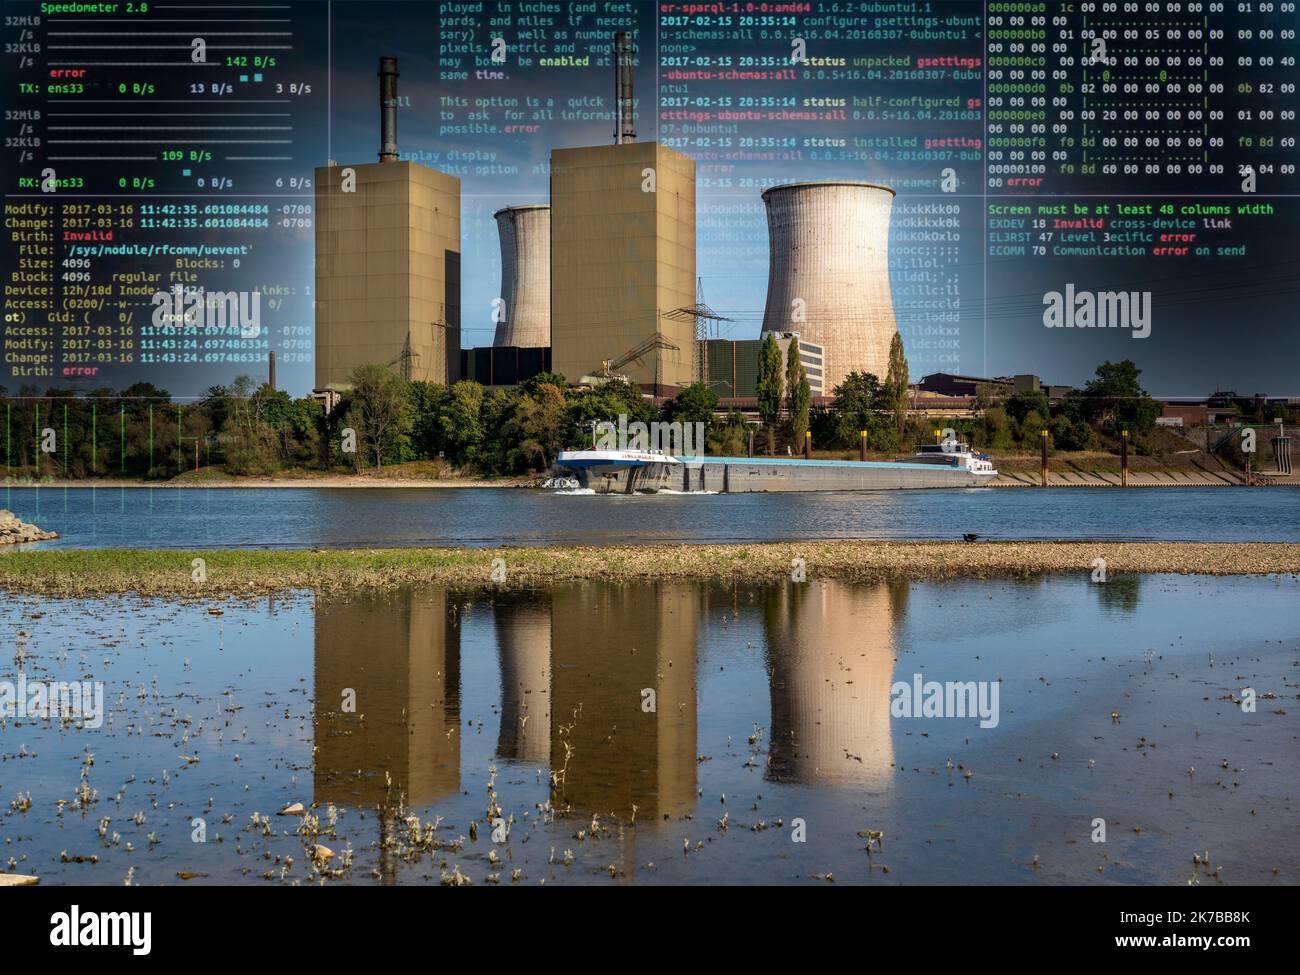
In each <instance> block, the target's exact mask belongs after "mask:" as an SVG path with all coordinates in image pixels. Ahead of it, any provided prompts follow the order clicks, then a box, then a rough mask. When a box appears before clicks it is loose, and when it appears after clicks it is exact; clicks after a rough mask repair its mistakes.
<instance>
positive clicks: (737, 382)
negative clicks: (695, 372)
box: [705, 332, 830, 399]
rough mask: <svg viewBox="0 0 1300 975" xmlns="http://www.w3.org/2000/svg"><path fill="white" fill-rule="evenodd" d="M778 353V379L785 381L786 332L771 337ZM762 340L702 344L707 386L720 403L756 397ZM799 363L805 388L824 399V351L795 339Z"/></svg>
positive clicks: (789, 337) (787, 350)
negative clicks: (721, 400)
mask: <svg viewBox="0 0 1300 975" xmlns="http://www.w3.org/2000/svg"><path fill="white" fill-rule="evenodd" d="M774 337H775V339H776V344H777V347H778V348H779V349H780V350H781V376H782V378H783V379H784V377H785V368H786V363H787V362H788V361H789V356H790V343H791V340H792V339H793V338H795V336H794V335H793V334H791V333H789V332H778V333H774ZM762 344H763V340H762V339H742V340H739V341H732V340H730V339H710V340H708V341H707V342H706V343H705V346H706V348H707V350H708V352H707V354H708V359H709V386H710V388H711V389H712V390H713V391H714V392H715V393H716V394H717V395H718V396H719V397H720V398H722V399H731V398H741V399H746V398H749V397H752V396H757V395H758V352H759V348H760V347H761V346H762ZM799 361H800V362H802V363H803V368H804V374H805V375H807V377H808V388H809V390H810V391H811V393H812V395H813V396H814V397H817V396H827V395H830V392H829V391H827V390H826V389H825V387H824V368H825V367H824V362H825V350H824V349H823V348H822V347H821V346H820V345H814V344H812V343H811V342H805V341H804V340H803V339H799Z"/></svg>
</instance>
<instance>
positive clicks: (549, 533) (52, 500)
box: [0, 486, 1300, 548]
mask: <svg viewBox="0 0 1300 975" xmlns="http://www.w3.org/2000/svg"><path fill="white" fill-rule="evenodd" d="M0 498H2V499H3V501H0V506H3V507H5V508H8V509H9V510H11V511H13V512H14V513H15V514H16V515H18V516H19V517H20V518H22V519H23V520H25V521H29V522H32V523H34V524H37V525H39V526H40V527H42V528H44V529H46V530H50V531H57V532H59V534H60V536H61V537H60V538H59V539H58V540H57V541H53V542H43V543H41V545H42V547H59V546H67V547H78V548H101V547H131V548H312V547H360V546H365V547H377V546H400V545H414V546H420V545H464V546H496V545H548V544H581V545H608V544H636V543H646V544H649V543H676V542H685V543H703V542H760V541H783V540H801V539H835V538H866V539H873V538H874V539H904V538H920V539H952V540H955V539H958V538H960V537H961V536H962V535H963V534H965V533H967V532H974V533H976V534H978V535H980V536H982V537H985V538H990V539H1012V540H1014V539H1058V538H1071V539H1157V540H1190V541H1286V542H1296V541H1300V491H1296V490H1294V489H1290V488H1260V489H1255V490H1246V489H1231V488H1144V489H1131V490H1127V491H1126V490H1121V489H1116V488H1069V489H1059V490H1046V491H1044V490H1035V489H1033V488H1023V489H1021V488H1016V489H1010V488H1007V489H987V488H986V489H964V490H935V491H874V492H856V493H807V494H732V495H720V494H715V495H699V494H695V495H682V494H678V495H673V494H659V495H635V496H631V497H626V496H619V495H615V496H607V495H606V496H598V495H574V494H564V493H558V492H554V491H547V490H530V489H519V488H514V489H511V488H452V489H445V488H442V489H439V488H430V489H421V488H373V489H369V488H367V489H362V488H184V489H178V488H112V487H108V488H29V487H14V486H7V487H6V488H5V489H4V491H3V492H0Z"/></svg>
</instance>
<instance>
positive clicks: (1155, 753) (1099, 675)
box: [0, 491, 1300, 884]
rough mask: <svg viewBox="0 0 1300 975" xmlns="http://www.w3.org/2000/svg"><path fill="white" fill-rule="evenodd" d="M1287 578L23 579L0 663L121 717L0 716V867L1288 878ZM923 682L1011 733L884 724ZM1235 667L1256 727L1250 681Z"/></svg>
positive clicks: (144, 871)
mask: <svg viewBox="0 0 1300 975" xmlns="http://www.w3.org/2000/svg"><path fill="white" fill-rule="evenodd" d="M269 493H270V494H271V495H272V496H273V497H274V498H276V499H283V501H284V502H290V498H289V492H286V491H274V492H269ZM1007 493H1008V494H1010V493H1011V492H1007ZM1015 493H1016V494H1017V495H1019V494H1020V492H1015ZM1153 493H1154V492H1134V493H1133V494H1134V497H1135V498H1136V497H1145V496H1146V495H1148V494H1153ZM1262 493H1263V492H1261V494H1262ZM246 494H247V492H239V493H238V494H227V495H225V496H224V497H226V498H228V499H230V500H231V501H232V502H234V501H239V499H241V498H243V497H245V495H246ZM359 494H360V493H357V492H354V493H352V494H350V495H349V497H351V498H357V500H358V501H359V502H360V503H361V504H363V505H364V504H368V503H370V498H369V496H361V497H358V495H359ZM375 494H379V492H375ZM484 494H486V492H470V495H472V497H473V498H480V497H483V496H484ZM438 496H439V497H443V496H445V495H442V494H439V495H438ZM1237 496H1241V495H1237ZM48 497H49V495H46V498H48ZM166 497H167V498H168V499H169V500H170V499H171V496H170V495H167V496H166ZM382 497H383V498H385V499H394V500H400V499H401V498H403V497H406V498H410V494H409V493H407V492H391V493H390V492H383V494H382ZM521 497H527V496H524V495H521ZM952 497H953V498H954V499H961V498H962V497H963V496H961V495H954V496H952ZM1051 497H1053V498H1061V499H1062V503H1074V502H1072V501H1070V500H1068V499H1072V498H1074V497H1076V493H1075V492H1072V491H1071V492H1058V493H1056V494H1054V495H1051ZM1109 497H1114V495H1113V494H1111V495H1109ZM1162 498H1163V495H1162ZM981 500H984V499H983V498H982V499H981ZM712 501H713V499H708V500H707V501H705V502H704V503H712ZM43 503H44V502H43ZM240 503H243V502H242V501H241V502H240ZM406 503H412V504H413V506H414V501H413V500H412V501H411V502H406ZM450 503H451V504H453V505H454V504H456V503H468V501H467V502H456V501H452V502H450ZM474 503H482V502H474ZM521 503H524V504H527V503H531V502H528V501H523V502H521ZM546 503H547V504H552V505H556V510H564V509H563V505H564V504H565V503H566V502H565V501H564V500H563V499H548V500H547V502H546ZM909 503H911V502H904V504H909ZM956 503H962V501H960V500H957V501H956ZM986 503H991V504H994V505H998V504H1014V503H1016V502H1011V501H1007V502H1004V501H1001V500H1000V496H997V495H995V496H992V497H990V498H989V499H988V500H987V502H986ZM1137 503H1142V502H1137ZM1297 597H1300V580H1296V579H1293V578H1287V579H1282V578H1268V577H1251V578H1227V579H1207V578H1199V577H1181V576H1145V577H1141V578H1133V577H1128V578H1125V577H1118V578H1112V579H1111V581H1110V582H1108V583H1105V584H1102V585H1098V584H1094V583H1091V582H1090V581H1089V579H1088V577H1087V576H1086V575H1081V576H1078V577H1070V576H1063V577H1051V578H1046V579H1043V580H1039V581H1032V582H987V581H974V580H971V581H963V582H945V583H911V584H906V583H895V584H878V585H853V584H848V583H841V582H825V583H810V584H804V585H794V584H784V585H780V584H778V585H771V584H762V585H760V584H753V585H737V586H734V587H733V586H725V585H713V584H702V583H701V584H682V583H674V584H655V585H651V584H637V585H610V584H601V583H585V584H578V585H572V586H566V587H561V588H557V589H554V590H547V591H539V592H525V593H505V592H500V593H493V592H482V591H478V592H448V591H443V590H438V589H417V590H410V591H400V592H395V593H388V594H374V593H372V594H362V595H352V596H314V595H312V594H310V593H287V594H284V595H282V596H278V597H274V598H268V599H265V600H262V601H258V602H255V603H239V602H234V601H224V602H219V603H213V602H202V603H177V602H170V601H145V600H141V599H138V598H135V597H115V598H104V599H83V600H66V601H61V600H51V599H48V598H42V599H36V598H31V597H17V598H11V599H9V600H7V601H5V602H4V603H3V605H2V606H0V633H2V634H3V645H4V654H3V658H0V679H3V681H8V682H16V681H17V677H18V674H19V673H21V674H23V675H24V676H25V678H26V680H28V681H35V680H92V681H102V682H104V685H105V701H106V706H107V711H108V716H107V718H106V720H105V721H104V723H103V726H102V727H100V728H99V729H98V730H92V729H90V728H78V727H77V726H76V724H75V723H73V724H68V725H66V726H62V727H61V726H60V725H59V723H58V722H50V721H47V720H41V719H32V718H17V719H10V720H8V721H6V722H4V724H3V726H2V727H0V800H2V801H0V838H2V840H0V857H3V859H4V861H7V862H8V864H9V866H7V867H6V866H4V865H3V864H0V869H17V870H20V871H21V872H24V873H35V874H38V875H39V876H41V878H42V882H43V883H82V884H121V883H122V882H123V880H124V879H125V878H126V877H127V876H128V872H129V871H130V872H131V874H130V875H131V879H132V881H133V882H135V883H141V884H171V883H185V882H188V883H248V884H294V883H319V882H325V883H344V884H371V883H380V884H387V883H399V882H400V883H439V882H442V881H443V880H444V879H445V878H448V877H454V876H455V875H456V873H457V871H459V873H460V874H461V875H462V876H464V877H466V878H468V879H470V880H472V881H473V882H474V883H475V884H483V883H485V882H499V883H502V884H509V883H512V882H517V883H522V884H537V883H540V882H543V881H544V882H546V883H551V884H554V883H586V884H592V883H595V884H611V883H619V884H643V883H644V884H653V883H664V882H685V883H695V882H705V881H713V882H718V881H726V882H732V883H755V882H759V883H789V884H799V883H825V882H826V879H827V877H833V879H834V882H836V883H935V882H942V883H959V884H985V883H1025V884H1035V883H1061V882H1065V883H1171V884H1183V883H1186V882H1188V881H1189V880H1191V879H1193V878H1195V879H1196V880H1197V881H1198V882H1200V883H1203V884H1205V883H1226V884H1254V883H1265V884H1267V883H1286V884H1294V883H1297V882H1300V874H1298V873H1297V870H1298V869H1300V830H1297V826H1296V823H1297V816H1296V788H1297V786H1296V783H1297V781H1298V777H1300V748H1297V741H1298V737H1297V736H1298V734H1300V726H1298V725H1297V721H1300V707H1297V704H1296V701H1295V698H1296V696H1297V689H1298V687H1300V678H1298V676H1297V675H1298V674H1300V669H1298V668H1300V617H1297V615H1296V614H1295V612H1294V608H1295V606H1296V605H1297ZM212 609H221V610H222V613H221V615H215V614H214V613H212V612H210V610H212ZM914 674H922V675H924V678H925V679H927V680H937V681H950V680H951V681H990V682H992V681H1001V684H1000V685H999V687H1000V693H999V715H998V719H999V720H998V723H997V725H996V727H990V728H982V727H980V723H979V721H978V720H977V719H973V718H962V717H950V718H936V717H931V718H921V717H901V716H896V715H894V714H892V713H891V708H890V694H891V685H892V684H893V683H894V682H896V681H904V682H910V681H911V680H912V675H914ZM0 686H3V685H0ZM1243 687H1252V688H1254V689H1255V690H1256V692H1257V694H1258V705H1257V710H1255V711H1254V712H1253V713H1252V712H1244V711H1243V710H1242V709H1241V708H1240V707H1238V706H1237V705H1236V704H1235V703H1234V702H1233V700H1232V699H1231V696H1238V697H1239V696H1240V695H1241V691H1242V688H1243ZM1112 713H1114V715H1115V716H1114V717H1112ZM950 763H951V767H949V764H950ZM1193 767H1194V768H1195V771H1194V772H1191V771H1189V770H1190V769H1192V768H1193ZM967 771H969V772H970V776H969V777H967V775H966V772H967ZM293 802H301V803H303V804H304V805H305V806H307V807H309V808H310V807H312V806H313V805H315V807H316V808H315V814H316V816H317V817H318V820H319V825H318V827H317V828H318V829H319V830H321V832H322V834H323V835H322V836H321V837H320V841H321V842H323V843H324V844H325V845H327V846H328V847H330V848H331V849H332V850H334V851H336V853H337V854H338V856H337V857H336V858H335V859H334V860H333V861H331V866H332V867H334V868H341V872H340V873H339V874H338V875H337V876H330V877H329V878H327V879H323V878H322V876H321V874H320V873H319V872H317V871H315V870H313V868H312V866H311V859H310V856H309V855H308V849H309V848H310V846H311V843H312V838H311V836H310V835H304V832H303V831H302V830H301V829H300V823H301V822H302V821H301V820H300V819H299V818H298V817H289V816H276V815H274V814H275V812H276V811H277V810H280V809H281V808H283V807H284V806H286V805H288V804H289V803H293ZM28 803H30V804H28ZM267 814H271V815H270V818H269V822H268V821H267V820H265V819H264V818H263V817H265V816H267ZM494 818H500V819H501V820H503V821H508V822H509V834H508V837H506V838H505V842H501V843H497V842H494V841H493V837H492V828H491V825H490V821H491V820H492V819H494ZM1097 819H1104V820H1105V821H1106V828H1107V837H1106V842H1104V843H1095V842H1092V835H1093V832H1094V829H1095V825H1094V820H1097ZM200 820H201V821H202V823H199V822H198V821H200ZM435 825H436V829H435V828H434V827H435ZM200 827H202V828H201V829H200ZM870 830H879V831H882V832H883V839H882V840H881V841H880V842H879V843H872V844H871V849H870V850H868V849H867V847H868V840H867V839H866V838H864V836H862V835H860V834H862V833H865V832H866V831H870ZM200 835H201V837H202V839H203V842H196V837H198V836H200ZM799 840H802V841H799ZM1207 851H1208V853H1209V855H1210V858H1211V864H1212V867H1211V868H1210V869H1204V868H1196V867H1195V866H1194V865H1193V862H1192V854H1193V852H1197V853H1201V854H1204V853H1205V852H1207ZM79 858H81V859H80V861H79ZM91 858H95V859H94V862H92V861H91ZM1213 867H1221V868H1222V869H1221V871H1220V873H1219V875H1218V877H1217V879H1216V877H1215V876H1214V872H1213ZM514 871H518V874H517V875H516V874H515V873H514ZM1275 871H1276V872H1275ZM181 873H185V874H186V875H187V877H188V879H186V880H183V879H182V878H181V877H180V876H179V874H181ZM191 874H193V875H194V876H190V875H191Z"/></svg>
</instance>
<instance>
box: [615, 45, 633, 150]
mask: <svg viewBox="0 0 1300 975" xmlns="http://www.w3.org/2000/svg"><path fill="white" fill-rule="evenodd" d="M632 53H633V52H632V35H631V34H629V33H628V32H627V31H619V32H618V33H616V34H615V35H614V144H615V145H620V146H621V145H622V144H623V143H624V142H635V141H636V130H635V129H634V128H633V127H632Z"/></svg>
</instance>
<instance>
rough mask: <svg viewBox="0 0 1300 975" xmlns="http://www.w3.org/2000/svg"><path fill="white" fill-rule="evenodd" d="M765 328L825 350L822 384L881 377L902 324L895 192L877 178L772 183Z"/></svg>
mask: <svg viewBox="0 0 1300 975" xmlns="http://www.w3.org/2000/svg"><path fill="white" fill-rule="evenodd" d="M763 202H764V203H765V204H766V206H767V229H768V242H769V247H770V262H769V268H768V280H767V304H766V307H765V309H764V312H763V331H764V332H798V333H799V334H800V336H801V341H803V340H806V341H808V342H809V343H812V344H814V345H818V346H821V347H822V348H823V349H825V353H826V361H825V375H824V376H823V377H822V385H823V388H824V389H825V390H826V391H827V392H830V391H833V390H834V389H835V387H836V386H837V385H839V384H840V383H841V382H843V381H844V378H845V377H846V376H847V375H848V374H849V373H851V372H869V373H872V374H874V375H875V376H876V377H877V378H878V379H881V380H883V379H884V378H885V376H886V375H887V374H888V371H889V345H890V342H891V340H892V339H893V337H894V335H895V334H896V333H897V331H898V327H897V325H896V324H895V322H894V302H893V297H892V293H891V291H890V286H889V219H890V213H891V211H892V210H893V204H894V191H893V190H892V189H890V188H889V187H887V186H879V185H877V184H874V183H855V182H818V183H789V184H786V185H783V186H773V187H771V188H769V189H768V190H766V191H765V192H764V193H763Z"/></svg>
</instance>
